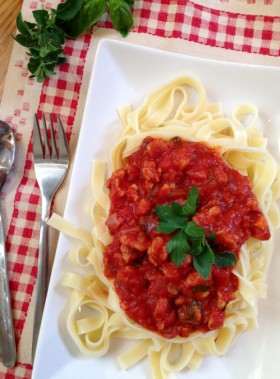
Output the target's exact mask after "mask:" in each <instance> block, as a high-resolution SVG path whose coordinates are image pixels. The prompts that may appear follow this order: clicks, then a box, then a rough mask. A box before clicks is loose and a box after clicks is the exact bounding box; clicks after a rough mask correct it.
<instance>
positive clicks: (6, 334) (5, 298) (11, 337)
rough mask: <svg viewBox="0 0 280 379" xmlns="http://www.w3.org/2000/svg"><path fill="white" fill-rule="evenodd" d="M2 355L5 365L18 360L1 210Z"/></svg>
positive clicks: (8, 365) (0, 325)
mask: <svg viewBox="0 0 280 379" xmlns="http://www.w3.org/2000/svg"><path fill="white" fill-rule="evenodd" d="M0 356H1V358H2V363H3V365H4V366H5V367H8V368H11V367H13V366H14V365H15V362H16V344H15V333H14V325H13V317H12V309H11V298H10V289H9V280H8V274H7V263H6V248H5V237H4V231H3V224H2V215H1V210H0Z"/></svg>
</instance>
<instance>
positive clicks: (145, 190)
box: [104, 137, 270, 338]
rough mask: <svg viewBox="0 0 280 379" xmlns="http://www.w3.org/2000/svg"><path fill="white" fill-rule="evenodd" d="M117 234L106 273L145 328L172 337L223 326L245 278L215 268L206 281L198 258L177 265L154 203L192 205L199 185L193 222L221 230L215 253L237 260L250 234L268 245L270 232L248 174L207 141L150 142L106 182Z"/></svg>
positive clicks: (106, 254) (112, 230)
mask: <svg viewBox="0 0 280 379" xmlns="http://www.w3.org/2000/svg"><path fill="white" fill-rule="evenodd" d="M107 186H108V188H109V191H110V200H111V208H110V214H109V217H108V220H107V226H108V229H109V231H110V233H111V235H112V237H113V241H112V243H111V244H109V245H108V246H107V247H106V249H105V252H104V266H105V275H106V276H107V277H108V278H110V279H113V280H114V285H115V289H116V292H117V294H118V296H119V299H120V304H121V307H122V309H123V310H124V311H125V313H126V314H127V316H128V317H129V318H130V319H132V320H133V321H135V322H136V323H138V324H140V325H142V326H143V327H144V328H146V329H149V330H152V331H154V332H157V333H158V334H160V335H161V336H163V337H165V338H172V337H175V336H182V337H187V336H188V335H189V334H190V333H191V332H194V331H197V330H198V331H202V332H206V331H208V330H212V329H216V328H220V327H221V326H222V325H223V321H224V317H225V308H226V305H227V304H228V303H229V301H231V300H233V299H234V297H235V296H234V292H235V291H236V290H237V288H238V279H237V277H236V276H235V275H234V274H233V273H232V268H220V267H216V266H215V265H213V266H212V270H211V274H210V276H209V277H208V278H207V279H206V280H203V279H202V277H201V276H200V275H199V273H198V272H197V271H196V270H195V269H194V267H193V264H192V256H191V255H186V256H185V261H184V262H183V264H182V265H180V266H179V267H176V266H175V265H174V263H173V262H172V261H171V260H170V256H169V254H168V253H167V250H166V242H167V241H168V240H169V239H170V238H171V236H170V235H165V234H161V233H159V232H157V231H156V230H155V227H156V226H157V224H158V219H157V216H156V214H155V206H156V205H158V204H159V205H161V204H171V203H172V201H176V202H178V203H181V204H183V203H185V201H186V196H187V195H188V192H189V190H190V188H191V187H193V186H197V187H198V192H199V203H198V208H197V213H196V215H195V216H194V217H193V220H194V221H195V222H196V223H197V224H199V225H201V226H202V227H204V228H205V229H206V233H208V234H210V233H211V232H214V233H215V234H216V238H215V240H214V247H213V249H215V251H216V252H217V253H218V252H219V251H225V250H227V251H232V252H234V253H235V254H236V255H237V256H238V254H239V251H240V247H241V245H242V244H243V243H244V242H245V241H246V240H247V239H248V238H249V237H250V236H252V237H255V238H259V239H261V240H266V239H269V238H270V232H269V228H268V225H267V222H266V219H265V218H264V216H263V214H262V212H261V211H260V209H259V207H258V204H257V200H256V198H255V195H254V194H253V193H252V190H251V186H250V183H249V180H248V178H247V177H244V176H242V175H240V174H239V173H238V172H237V171H236V170H233V169H231V168H230V167H229V166H227V164H225V162H224V161H223V159H222V157H221V155H220V153H219V151H218V149H214V148H210V147H209V146H207V145H206V144H204V143H197V142H185V141H182V140H181V139H179V138H174V139H172V140H171V141H164V140H162V139H160V138H159V139H153V138H152V137H147V138H146V139H145V140H144V141H143V143H142V145H141V146H140V148H139V149H138V150H137V151H136V152H135V153H133V154H131V155H130V156H129V157H127V159H126V161H125V165H124V168H121V169H118V170H116V171H115V172H114V173H113V174H112V176H111V178H110V179H109V180H108V182H107Z"/></svg>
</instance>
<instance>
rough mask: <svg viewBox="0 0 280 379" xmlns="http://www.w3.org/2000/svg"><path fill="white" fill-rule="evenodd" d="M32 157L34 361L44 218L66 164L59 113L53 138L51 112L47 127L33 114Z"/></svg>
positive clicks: (45, 272) (45, 258)
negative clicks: (36, 228) (36, 190)
mask: <svg viewBox="0 0 280 379" xmlns="http://www.w3.org/2000/svg"><path fill="white" fill-rule="evenodd" d="M48 130H49V132H48ZM33 158H34V168H35V175H36V178H37V182H38V184H39V187H40V190H41V195H42V211H41V222H40V238H39V255H38V275H37V282H36V293H35V311H34V321H33V337H32V362H34V357H35V351H36V346H37V340H38V335H39V329H40V325H41V320H42V315H43V310H44V305H45V300H46V295H47V290H48V283H49V240H48V239H49V238H48V234H49V233H48V225H47V221H48V219H49V217H50V214H51V203H52V199H53V197H54V195H55V193H56V191H57V190H58V188H59V186H60V185H61V183H62V181H63V179H64V177H65V175H66V172H67V169H68V166H69V151H68V143H67V139H66V136H65V132H64V128H63V124H62V122H61V119H60V117H59V116H57V138H55V130H54V123H53V119H52V116H51V115H50V122H49V129H48V127H47V123H46V119H45V115H44V113H43V116H42V128H40V124H39V121H38V117H37V115H36V114H35V117H34V124H33Z"/></svg>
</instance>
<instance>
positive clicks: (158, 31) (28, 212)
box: [0, 0, 280, 379]
mask: <svg viewBox="0 0 280 379" xmlns="http://www.w3.org/2000/svg"><path fill="white" fill-rule="evenodd" d="M221 1H224V2H227V0H221ZM43 2H44V3H45V5H46V7H47V8H49V7H50V4H51V3H49V2H47V1H43ZM254 2H255V1H254V0H247V3H254ZM271 2H272V1H269V0H264V4H271ZM30 6H31V8H32V9H36V8H37V7H38V1H32V2H31V3H30ZM133 14H134V21H135V26H134V29H133V31H135V32H138V33H148V34H152V35H157V36H162V37H165V38H170V37H173V38H180V39H185V40H188V41H193V42H196V43H199V44H204V45H209V46H216V47H220V48H224V49H231V50H236V51H244V52H249V53H257V54H263V55H269V56H279V55H280V18H279V17H268V16H252V15H242V14H235V13H226V12H223V11H218V10H212V9H210V8H207V7H202V6H199V5H196V4H195V3H193V2H191V1H186V0H185V1H184V0H178V1H170V0H162V1H159V0H143V1H141V0H139V1H137V2H136V3H135V7H134V10H133ZM98 25H99V26H105V27H107V28H111V23H110V21H109V19H108V18H106V19H105V21H103V22H99V24H98ZM93 38H94V36H93ZM90 39H91V35H90V34H89V33H88V34H86V35H84V36H82V37H80V38H79V39H77V40H70V41H67V44H66V46H65V52H66V54H67V55H68V56H69V59H68V62H67V63H66V64H64V65H63V66H61V67H60V68H59V70H58V75H56V76H55V77H53V78H51V79H49V80H47V81H45V83H44V84H43V86H42V92H41V97H40V104H39V106H38V112H39V114H40V113H41V112H42V111H44V112H46V113H50V112H53V113H59V114H60V115H61V116H62V119H63V122H64V124H65V125H67V136H68V139H70V138H71V134H72V126H73V123H74V120H75V115H76V110H77V106H78V101H79V92H80V88H81V84H82V79H83V69H84V64H85V59H86V55H87V51H88V47H89V43H90ZM23 70H24V68H23ZM17 127H18V130H17V132H18V133H21V130H20V125H18V126H17ZM39 204H40V192H39V188H38V185H37V184H36V180H35V175H34V169H33V162H32V144H31V140H30V141H29V145H28V150H27V156H26V163H25V168H24V173H23V177H22V179H21V182H20V185H19V187H18V188H17V192H16V196H15V204H14V211H13V215H12V220H11V223H10V225H9V230H8V237H7V243H6V245H7V256H8V268H9V273H10V278H11V279H10V288H11V297H12V306H13V310H14V317H15V319H14V322H15V331H16V342H17V344H18V342H19V339H20V336H21V333H22V330H23V327H24V323H25V318H26V315H27V311H28V307H29V303H30V299H31V295H32V292H33V288H34V283H35V278H36V275H37V246H38V237H39V222H40V207H39ZM31 372H32V366H31V365H24V364H21V363H18V364H17V366H16V367H15V368H14V369H7V370H6V371H2V372H0V379H2V378H7V379H18V378H25V379H28V378H30V377H31Z"/></svg>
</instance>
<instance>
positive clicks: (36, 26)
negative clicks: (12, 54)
mask: <svg viewBox="0 0 280 379" xmlns="http://www.w3.org/2000/svg"><path fill="white" fill-rule="evenodd" d="M33 17H34V19H35V21H36V23H28V22H25V21H24V20H23V18H22V15H21V13H19V15H18V16H17V20H16V23H17V28H18V30H19V31H20V34H18V35H16V36H15V37H14V39H15V40H16V41H17V42H18V43H20V44H21V45H23V46H25V47H28V48H29V51H28V53H27V54H28V55H29V56H30V59H29V63H28V66H27V67H28V69H29V71H30V72H31V77H36V78H37V81H38V82H43V80H44V79H45V78H47V77H49V76H51V75H53V74H54V68H55V66H56V65H58V64H61V63H64V62H65V61H66V58H65V56H64V54H63V48H62V45H63V44H64V32H63V31H62V30H61V29H60V28H59V27H57V26H56V25H55V11H53V10H52V11H51V12H50V13H48V12H47V11H46V10H44V9H42V10H36V11H33Z"/></svg>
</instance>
